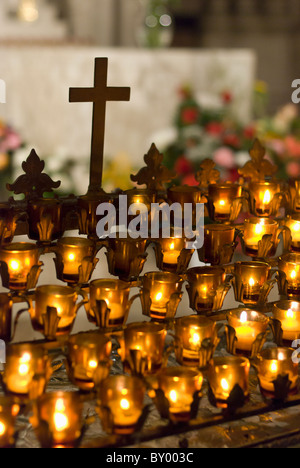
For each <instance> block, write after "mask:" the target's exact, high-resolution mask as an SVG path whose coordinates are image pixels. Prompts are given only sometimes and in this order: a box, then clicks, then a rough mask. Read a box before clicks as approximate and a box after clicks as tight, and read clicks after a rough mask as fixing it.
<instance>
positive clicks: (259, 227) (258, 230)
mask: <svg viewBox="0 0 300 468" xmlns="http://www.w3.org/2000/svg"><path fill="white" fill-rule="evenodd" d="M262 231H263V227H262V224H256V225H255V234H261V233H262Z"/></svg>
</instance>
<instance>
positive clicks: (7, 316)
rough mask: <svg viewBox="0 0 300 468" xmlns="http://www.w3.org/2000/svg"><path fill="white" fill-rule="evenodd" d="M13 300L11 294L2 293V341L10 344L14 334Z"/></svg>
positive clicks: (0, 304) (0, 323)
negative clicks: (12, 333)
mask: <svg viewBox="0 0 300 468" xmlns="http://www.w3.org/2000/svg"><path fill="white" fill-rule="evenodd" d="M12 307H13V300H12V297H11V295H10V294H8V293H0V339H1V340H3V341H5V342H9V341H10V339H11V332H12Z"/></svg>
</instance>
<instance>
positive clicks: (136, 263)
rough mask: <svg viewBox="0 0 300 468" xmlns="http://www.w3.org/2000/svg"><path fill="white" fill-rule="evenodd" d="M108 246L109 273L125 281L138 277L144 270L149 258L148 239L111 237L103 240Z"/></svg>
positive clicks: (103, 243) (104, 244)
mask: <svg viewBox="0 0 300 468" xmlns="http://www.w3.org/2000/svg"><path fill="white" fill-rule="evenodd" d="M102 245H103V246H105V247H106V249H107V252H106V256H107V263H108V270H109V273H110V274H111V275H113V276H118V277H119V278H120V279H123V280H124V281H128V280H131V279H136V278H137V277H138V276H139V275H140V274H141V272H142V270H143V267H144V263H145V261H146V258H147V255H148V254H147V252H146V249H147V247H148V239H141V238H138V239H133V238H131V237H126V238H122V237H120V236H116V238H113V237H109V238H108V239H107V240H105V241H102Z"/></svg>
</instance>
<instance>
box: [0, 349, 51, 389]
mask: <svg viewBox="0 0 300 468" xmlns="http://www.w3.org/2000/svg"><path fill="white" fill-rule="evenodd" d="M50 375H51V363H50V358H49V356H48V353H47V352H46V350H45V349H43V348H42V347H40V346H37V345H34V344H32V343H20V344H19V343H17V344H10V345H8V346H7V347H6V363H5V366H4V372H3V384H4V389H5V393H6V394H8V395H15V396H20V397H28V396H29V394H30V391H31V389H32V385H33V383H34V385H36V382H34V380H36V379H39V382H38V392H39V394H41V393H43V391H44V389H45V387H46V385H47V383H48V380H49V378H50Z"/></svg>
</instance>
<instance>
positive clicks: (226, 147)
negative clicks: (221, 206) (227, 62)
mask: <svg viewBox="0 0 300 468" xmlns="http://www.w3.org/2000/svg"><path fill="white" fill-rule="evenodd" d="M217 101H218V102H217V103H216V100H215V102H214V105H213V106H211V107H209V106H208V105H206V106H203V105H200V104H199V102H198V100H197V98H196V96H195V95H194V93H193V91H192V89H191V88H189V87H188V86H186V87H184V88H182V89H181V90H180V102H179V105H178V108H177V111H176V115H175V119H174V126H175V128H176V136H175V139H174V141H172V142H171V143H170V144H168V145H167V146H166V148H165V150H164V155H165V159H164V163H165V164H166V165H167V166H168V167H170V168H171V167H172V168H175V171H176V172H177V174H178V178H177V183H178V184H185V185H198V182H197V181H196V179H195V175H194V174H195V173H196V172H197V171H198V170H199V165H200V163H201V161H202V160H203V159H206V158H212V159H213V160H214V162H215V164H216V166H217V167H216V168H217V169H218V170H219V171H220V173H221V177H222V179H224V180H237V179H238V172H237V169H238V168H239V167H241V166H243V165H244V164H245V162H246V161H247V160H248V159H249V153H248V150H249V149H250V147H251V143H252V141H253V138H254V136H255V131H256V130H255V125H253V124H252V123H250V124H249V125H246V126H245V125H242V124H241V123H239V122H238V121H237V119H236V118H235V117H234V116H233V113H232V112H231V104H232V101H233V95H232V93H231V92H230V91H228V90H224V91H223V92H222V93H221V95H220V96H218V97H217Z"/></svg>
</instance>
